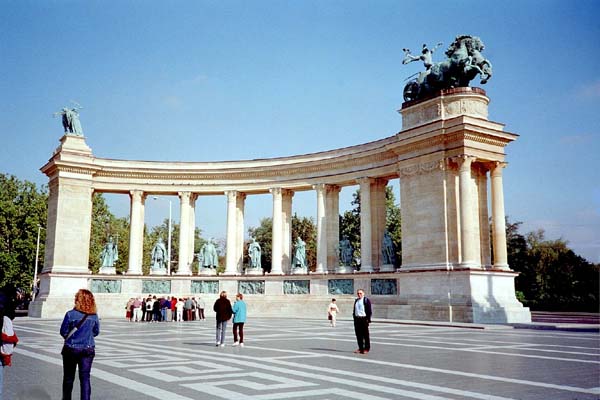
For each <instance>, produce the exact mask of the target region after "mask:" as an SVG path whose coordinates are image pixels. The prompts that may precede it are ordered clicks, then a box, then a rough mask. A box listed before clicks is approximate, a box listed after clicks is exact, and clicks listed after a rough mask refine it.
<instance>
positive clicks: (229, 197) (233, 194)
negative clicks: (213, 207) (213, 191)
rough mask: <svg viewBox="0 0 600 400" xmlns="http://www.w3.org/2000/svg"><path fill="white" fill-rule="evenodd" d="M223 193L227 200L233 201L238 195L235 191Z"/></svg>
mask: <svg viewBox="0 0 600 400" xmlns="http://www.w3.org/2000/svg"><path fill="white" fill-rule="evenodd" d="M224 193H225V196H227V200H235V198H236V197H237V195H238V191H237V190H226V191H225V192H224Z"/></svg>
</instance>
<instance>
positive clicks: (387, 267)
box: [379, 264, 396, 272]
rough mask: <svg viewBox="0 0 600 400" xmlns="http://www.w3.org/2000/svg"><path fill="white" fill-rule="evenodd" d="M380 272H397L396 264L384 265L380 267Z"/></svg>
mask: <svg viewBox="0 0 600 400" xmlns="http://www.w3.org/2000/svg"><path fill="white" fill-rule="evenodd" d="M379 272H396V267H395V266H394V264H383V265H382V266H381V267H379Z"/></svg>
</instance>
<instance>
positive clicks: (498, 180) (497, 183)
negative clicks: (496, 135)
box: [490, 162, 510, 270]
mask: <svg viewBox="0 0 600 400" xmlns="http://www.w3.org/2000/svg"><path fill="white" fill-rule="evenodd" d="M505 166H506V163H503V162H496V163H494V165H493V166H492V169H491V171H490V175H491V180H492V185H491V186H492V240H493V246H494V268H499V269H505V270H508V269H510V267H509V265H508V255H507V251H506V219H505V215H504V189H503V186H502V170H503V168H504V167H505Z"/></svg>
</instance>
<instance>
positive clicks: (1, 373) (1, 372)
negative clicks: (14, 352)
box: [0, 363, 4, 400]
mask: <svg viewBox="0 0 600 400" xmlns="http://www.w3.org/2000/svg"><path fill="white" fill-rule="evenodd" d="M3 387H4V367H3V366H2V364H1V363H0V400H2V399H3V397H2V388H3Z"/></svg>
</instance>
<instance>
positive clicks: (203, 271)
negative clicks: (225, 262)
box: [198, 267, 217, 276]
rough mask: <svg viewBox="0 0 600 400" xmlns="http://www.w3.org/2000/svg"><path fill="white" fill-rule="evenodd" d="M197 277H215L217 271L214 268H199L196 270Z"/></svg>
mask: <svg viewBox="0 0 600 400" xmlns="http://www.w3.org/2000/svg"><path fill="white" fill-rule="evenodd" d="M198 275H204V276H216V275H217V270H216V269H215V268H204V267H202V268H199V269H198Z"/></svg>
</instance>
